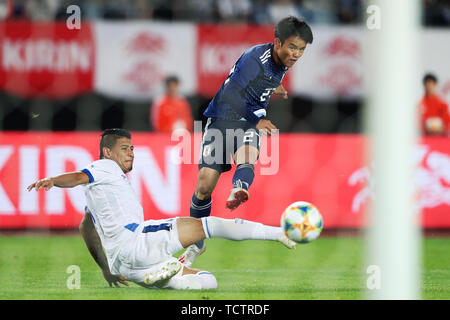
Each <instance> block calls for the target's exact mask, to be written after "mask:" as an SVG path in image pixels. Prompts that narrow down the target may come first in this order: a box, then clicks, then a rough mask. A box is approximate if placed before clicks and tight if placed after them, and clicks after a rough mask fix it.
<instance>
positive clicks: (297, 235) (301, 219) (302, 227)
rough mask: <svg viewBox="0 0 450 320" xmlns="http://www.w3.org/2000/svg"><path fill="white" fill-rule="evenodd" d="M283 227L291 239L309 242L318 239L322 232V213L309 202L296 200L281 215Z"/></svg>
mask: <svg viewBox="0 0 450 320" xmlns="http://www.w3.org/2000/svg"><path fill="white" fill-rule="evenodd" d="M281 228H283V231H284V234H285V235H286V236H287V237H288V238H289V239H291V240H294V241H295V242H298V243H308V242H311V241H313V240H315V239H317V238H318V237H319V235H320V233H321V232H322V229H323V221H322V215H321V214H320V212H319V210H317V208H316V207H315V206H314V205H312V204H311V203H309V202H305V201H298V202H294V203H293V204H291V205H290V206H289V207H287V208H286V210H284V212H283V214H282V215H281Z"/></svg>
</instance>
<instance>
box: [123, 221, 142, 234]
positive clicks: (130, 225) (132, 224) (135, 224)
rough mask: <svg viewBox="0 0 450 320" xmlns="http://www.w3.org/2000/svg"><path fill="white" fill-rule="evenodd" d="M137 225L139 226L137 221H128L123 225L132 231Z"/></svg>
mask: <svg viewBox="0 0 450 320" xmlns="http://www.w3.org/2000/svg"><path fill="white" fill-rule="evenodd" d="M137 227H139V225H138V224H137V223H130V224H127V225H126V226H125V228H126V229H128V230H130V231H132V232H134V230H136V228H137Z"/></svg>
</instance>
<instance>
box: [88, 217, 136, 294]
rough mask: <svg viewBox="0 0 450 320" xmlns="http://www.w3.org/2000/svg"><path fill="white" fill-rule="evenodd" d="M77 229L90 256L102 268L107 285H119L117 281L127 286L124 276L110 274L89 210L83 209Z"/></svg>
mask: <svg viewBox="0 0 450 320" xmlns="http://www.w3.org/2000/svg"><path fill="white" fill-rule="evenodd" d="M79 230H80V233H81V236H82V237H83V239H84V242H85V243H86V246H87V248H88V249H89V252H90V253H91V256H92V257H93V258H94V260H95V262H96V263H97V265H98V266H99V267H100V269H101V270H102V273H103V277H104V278H105V280H106V281H107V282H108V283H109V286H110V287H112V285H113V284H114V285H115V286H116V287H119V283H121V284H123V285H126V286H128V283H127V282H126V280H127V279H126V278H125V277H123V276H121V275H113V274H111V271H110V270H109V266H108V260H107V259H106V255H105V252H104V251H103V247H102V242H101V240H100V237H99V236H98V233H97V231H96V230H95V226H94V224H93V222H92V217H91V214H90V212H89V211H85V215H84V217H83V220H82V221H81V224H80V227H79Z"/></svg>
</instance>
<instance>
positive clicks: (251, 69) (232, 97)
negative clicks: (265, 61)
mask: <svg viewBox="0 0 450 320" xmlns="http://www.w3.org/2000/svg"><path fill="white" fill-rule="evenodd" d="M261 71H262V67H261V65H260V63H259V62H258V60H257V59H256V58H255V57H253V56H251V55H250V54H244V55H243V56H242V57H241V58H240V59H239V60H238V62H237V63H236V65H235V66H234V67H233V70H232V72H231V74H230V76H229V78H228V79H227V81H226V83H225V86H224V92H223V97H224V100H225V102H226V103H228V104H229V105H230V106H231V107H232V108H233V109H234V110H235V111H236V112H237V113H238V114H239V115H241V116H242V117H244V118H245V119H246V120H247V121H249V122H250V123H253V124H256V123H258V121H259V120H260V118H259V117H258V116H256V115H255V114H254V113H253V112H252V111H251V109H250V108H248V107H247V103H248V102H247V101H246V100H245V99H244V98H243V95H242V91H243V90H244V89H245V88H246V87H247V86H248V84H249V83H250V82H251V81H253V80H254V79H255V78H256V77H257V76H258V75H259V74H260V73H261Z"/></svg>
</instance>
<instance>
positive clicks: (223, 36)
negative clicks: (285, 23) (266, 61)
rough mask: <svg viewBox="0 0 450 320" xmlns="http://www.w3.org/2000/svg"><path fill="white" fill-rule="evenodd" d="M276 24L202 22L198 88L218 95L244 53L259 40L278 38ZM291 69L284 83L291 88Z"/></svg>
mask: <svg viewBox="0 0 450 320" xmlns="http://www.w3.org/2000/svg"><path fill="white" fill-rule="evenodd" d="M274 27H275V26H252V25H243V24H231V25H202V24H200V25H198V26H197V48H196V50H197V54H196V64H197V92H198V93H200V94H202V95H205V96H211V97H212V96H214V95H215V94H216V92H217V90H219V88H220V86H221V85H222V82H223V81H224V80H225V79H226V78H227V76H228V74H229V73H230V70H231V68H232V67H233V65H234V63H235V62H236V61H237V59H238V58H239V57H240V56H241V54H242V53H243V52H244V51H246V50H247V49H250V48H251V47H253V46H255V45H257V44H263V43H269V42H273V41H274ZM289 77H290V72H289V71H288V72H287V74H286V77H285V78H284V80H283V83H282V84H283V86H284V87H285V88H286V90H287V91H288V92H289V90H290V85H289Z"/></svg>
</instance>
